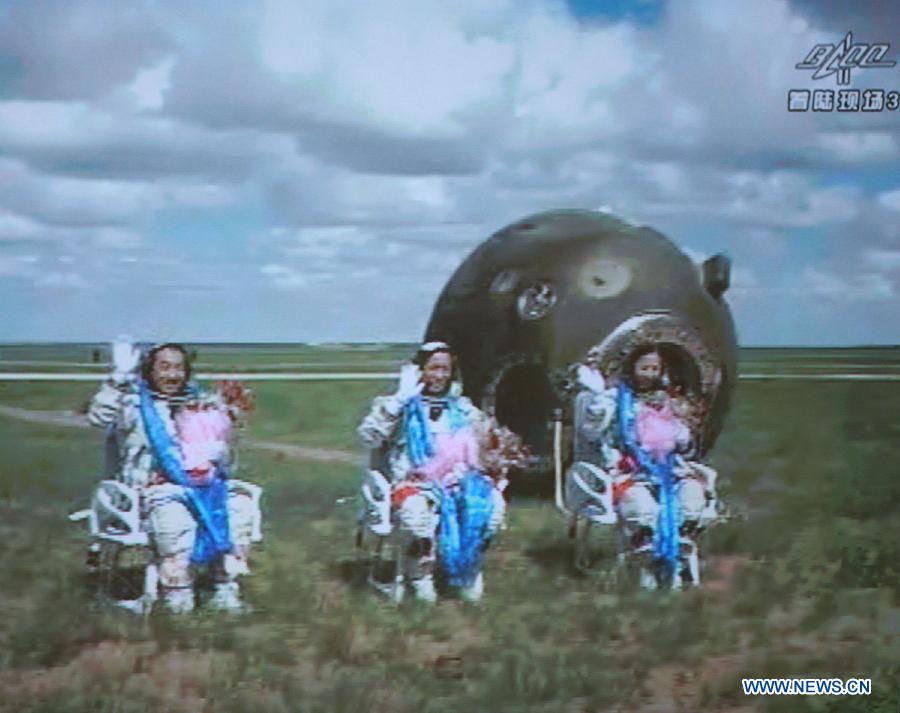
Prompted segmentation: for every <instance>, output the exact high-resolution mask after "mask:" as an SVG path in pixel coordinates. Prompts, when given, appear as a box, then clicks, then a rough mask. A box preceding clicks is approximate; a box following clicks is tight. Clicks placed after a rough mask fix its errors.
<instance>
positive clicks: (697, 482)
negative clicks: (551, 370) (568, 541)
mask: <svg viewBox="0 0 900 713" xmlns="http://www.w3.org/2000/svg"><path fill="white" fill-rule="evenodd" d="M578 376H579V381H580V384H581V386H582V387H583V389H582V391H580V392H579V393H578V395H577V396H576V398H575V403H574V423H575V438H574V456H575V461H576V462H585V463H590V464H592V465H594V466H597V467H599V468H600V470H601V472H602V473H603V475H604V476H605V477H607V478H608V480H609V482H610V483H611V484H612V502H613V505H614V508H615V512H616V513H617V515H618V518H619V523H620V525H621V527H622V530H623V533H624V535H625V539H626V543H627V547H628V549H629V551H630V552H631V553H640V554H646V555H647V558H648V559H652V553H653V549H654V548H653V543H654V540H655V538H656V537H657V528H658V526H659V523H660V484H659V483H658V482H656V479H655V478H654V476H653V474H652V473H648V472H646V471H645V470H644V469H643V468H642V467H641V465H640V464H639V463H638V462H637V461H636V460H635V458H634V455H633V454H634V453H635V452H636V451H637V450H638V449H640V450H641V451H642V452H643V453H646V454H649V453H651V452H653V453H655V455H656V457H657V458H658V461H657V462H658V463H662V462H664V461H665V459H666V457H669V458H670V459H671V461H670V462H671V464H672V475H673V476H674V483H673V494H674V497H675V503H674V513H675V515H676V518H677V524H678V530H679V532H680V537H681V540H682V543H683V544H684V545H685V546H687V547H691V548H694V547H695V545H694V543H693V541H692V539H691V538H692V537H693V535H694V534H696V532H698V531H699V530H700V529H702V528H703V527H705V526H706V525H708V524H709V523H710V522H711V521H712V520H713V519H715V497H716V495H715V481H716V472H715V470H713V469H712V468H710V467H709V466H707V465H704V464H702V463H698V462H697V461H695V460H691V459H690V458H689V457H688V453H689V449H690V442H691V433H690V431H689V429H688V428H687V426H686V425H685V424H684V422H683V421H682V420H681V419H679V418H678V417H677V416H676V415H675V414H674V413H673V412H672V408H671V404H670V401H671V400H670V399H669V397H668V396H667V394H666V393H665V391H662V390H660V389H650V388H648V389H646V390H645V391H643V392H640V393H638V394H637V395H636V396H635V397H634V399H633V405H632V408H631V410H632V411H633V412H634V413H635V414H636V416H633V417H632V422H631V425H630V428H629V429H624V430H630V439H633V440H632V442H631V443H630V444H626V443H625V442H623V441H624V438H625V436H624V435H623V433H624V430H623V424H622V419H623V418H625V416H624V415H623V414H622V413H621V411H622V401H621V395H620V388H621V387H613V388H607V387H606V384H605V382H604V380H603V377H602V376H601V375H600V374H599V373H598V372H597V371H595V370H594V369H591V368H589V367H587V366H582V367H580V368H579V373H578ZM603 489H604V486H603V485H600V484H598V487H597V491H594V490H593V489H592V487H591V484H590V483H588V482H587V479H586V478H585V477H584V474H583V473H580V472H579V471H577V470H571V471H570V474H569V481H568V482H567V501H568V503H569V506H570V507H572V508H573V509H574V510H576V511H578V510H579V508H583V509H584V510H585V511H587V510H588V509H590V508H591V507H593V504H594V503H595V502H600V501H601V500H602V498H601V496H600V492H602V491H603ZM598 491H600V492H598ZM693 557H694V560H693V564H692V565H690V568H691V570H692V571H691V572H690V574H691V577H692V578H694V580H695V583H696V581H697V577H698V576H699V575H698V573H697V572H696V571H695V570H696V554H695V550H694V555H693ZM642 583H643V584H644V586H650V587H652V586H654V585H653V583H652V582H651V581H650V578H648V577H647V576H645V574H642Z"/></svg>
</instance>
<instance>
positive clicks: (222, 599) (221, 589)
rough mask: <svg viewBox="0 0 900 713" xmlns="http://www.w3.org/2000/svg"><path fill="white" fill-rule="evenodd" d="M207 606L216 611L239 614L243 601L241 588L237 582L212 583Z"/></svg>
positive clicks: (241, 610)
mask: <svg viewBox="0 0 900 713" xmlns="http://www.w3.org/2000/svg"><path fill="white" fill-rule="evenodd" d="M208 606H209V608H210V609H214V610H216V611H224V612H230V613H233V614H240V613H241V612H243V611H244V602H243V601H242V600H241V588H240V585H238V583H237V582H218V583H216V584H214V585H213V595H212V597H210V599H209V602H208Z"/></svg>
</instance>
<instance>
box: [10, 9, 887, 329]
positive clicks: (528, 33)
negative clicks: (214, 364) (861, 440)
mask: <svg viewBox="0 0 900 713" xmlns="http://www.w3.org/2000/svg"><path fill="white" fill-rule="evenodd" d="M843 7H844V3H839V2H837V1H836V0H835V1H834V2H812V0H793V1H791V2H787V1H785V0H757V1H755V2H752V3H750V2H745V1H742V0H733V1H730V2H722V1H721V0H682V1H679V2H670V3H663V2H657V1H655V0H613V1H610V2H596V3H595V2H588V0H568V2H565V1H564V0H533V1H529V0H456V1H454V2H446V0H382V1H381V2H364V1H363V0H357V1H355V2H349V1H341V0H295V1H291V2H288V1H287V0H271V1H266V0H258V1H256V0H242V1H240V2H239V1H238V0H227V1H225V2H219V3H215V4H213V3H211V2H206V1H204V2H200V1H199V0H193V1H191V0H188V1H179V2H176V1H175V0H172V1H167V0H156V1H152V2H151V1H149V0H148V1H146V2H138V1H133V2H115V3H114V2H109V1H108V0H86V1H81V0H67V1H66V2H49V1H48V2H41V1H36V0H30V1H28V2H26V1H25V0H13V1H12V2H5V3H3V5H2V6H0V305H2V308H0V341H8V340H106V339H109V338H111V337H113V336H115V335H116V334H119V333H122V332H125V333H129V334H131V335H133V336H135V337H137V338H140V339H159V338H163V337H169V338H174V339H184V340H189V341H203V340H247V341H265V340H279V341H332V340H415V339H417V338H418V337H419V336H420V335H421V333H422V331H423V330H424V327H425V324H426V322H427V319H428V316H429V314H430V311H431V307H432V305H433V303H434V300H435V298H436V297H437V294H438V292H439V291H440V289H441V287H442V286H443V284H444V282H445V281H446V280H447V278H448V277H449V276H450V275H451V274H452V272H453V271H454V269H455V268H456V266H457V265H458V264H459V261H460V260H461V259H463V258H464V257H465V256H466V255H467V254H468V253H469V252H470V251H471V250H472V249H473V248H474V247H475V246H476V245H477V244H478V243H479V242H480V241H481V240H483V239H484V238H486V237H487V236H488V235H489V234H490V233H492V232H493V231H495V230H497V229H498V228H500V227H502V226H504V225H506V224H508V223H510V222H512V221H514V220H517V219H519V218H521V217H523V216H525V215H528V214H530V213H534V212H538V211H542V210H546V209H551V208H560V207H579V208H591V209H596V208H602V209H606V210H610V211H612V212H614V213H616V214H618V215H620V216H622V217H625V218H628V219H630V220H633V221H637V222H641V223H645V224H647V225H650V226H652V227H654V228H656V229H658V230H660V231H662V232H663V233H665V234H666V235H668V236H669V237H670V238H671V239H672V240H674V241H675V242H676V243H678V244H679V245H680V246H681V247H682V249H683V250H685V251H686V252H687V253H688V254H689V255H691V256H692V257H694V258H695V259H703V257H705V256H706V255H709V254H712V253H715V252H719V251H724V252H727V253H728V254H729V255H730V256H731V257H732V260H733V265H734V269H733V273H732V281H733V286H732V289H731V290H730V291H729V293H728V298H729V301H730V303H731V305H732V309H733V311H734V313H735V317H736V321H737V324H738V329H739V335H740V339H741V342H742V343H744V344H750V345H754V344H756V345H759V344H802V345H807V344H809V345H815V344H859V343H898V342H900V317H898V314H900V111H889V110H885V111H882V112H871V113H861V112H860V113H838V112H817V113H813V112H793V113H792V112H788V111H787V94H788V90H789V89H803V88H807V89H824V88H827V89H832V90H836V89H837V85H836V83H835V77H834V76H832V77H828V78H825V79H820V80H813V79H812V76H811V75H812V73H811V72H809V71H802V70H798V69H796V68H795V66H794V65H795V64H797V63H798V62H801V61H802V60H803V58H804V57H805V56H806V55H807V54H808V52H809V51H810V49H811V48H812V47H813V45H815V44H816V43H819V42H832V43H837V42H839V41H840V40H841V38H842V37H843V36H844V35H845V34H846V32H847V31H848V30H852V31H853V33H854V40H855V41H859V42H873V43H874V42H890V43H892V47H891V50H890V52H889V54H888V59H900V10H898V5H897V3H896V2H892V1H891V0H884V2H880V3H879V2H868V3H865V2H860V3H855V4H853V8H854V9H853V13H852V16H850V15H848V14H847V11H846V10H844V9H843ZM851 81H852V85H853V86H855V87H858V88H860V89H865V88H882V89H884V90H886V91H892V90H896V91H900V67H894V68H893V69H868V70H854V71H853V72H852V80H851Z"/></svg>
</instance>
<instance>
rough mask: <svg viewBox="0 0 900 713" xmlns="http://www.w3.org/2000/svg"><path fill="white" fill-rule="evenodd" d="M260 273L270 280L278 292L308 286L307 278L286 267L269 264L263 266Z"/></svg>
mask: <svg viewBox="0 0 900 713" xmlns="http://www.w3.org/2000/svg"><path fill="white" fill-rule="evenodd" d="M260 272H261V273H262V274H263V275H265V276H266V277H268V278H269V279H270V281H271V283H272V285H273V286H274V287H277V288H278V289H280V290H296V289H299V288H301V287H307V286H308V285H309V284H310V280H309V278H308V277H306V276H305V275H303V274H302V273H300V272H298V271H297V270H294V269H293V268H290V267H287V266H286V265H278V264H275V263H269V264H268V265H263V266H262V268H260Z"/></svg>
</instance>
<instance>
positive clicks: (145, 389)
mask: <svg viewBox="0 0 900 713" xmlns="http://www.w3.org/2000/svg"><path fill="white" fill-rule="evenodd" d="M113 365H114V371H113V373H112V375H111V377H110V378H109V379H108V380H107V381H106V382H104V384H103V385H102V386H101V388H100V390H99V391H98V392H97V393H96V394H95V396H94V397H93V399H92V401H91V404H90V408H89V411H88V418H89V420H90V422H91V424H93V425H94V426H98V427H105V428H107V431H108V435H109V437H110V438H111V439H112V443H113V444H114V448H113V453H112V455H113V470H114V474H113V475H114V477H115V479H117V480H119V481H121V482H122V483H124V484H125V485H127V486H130V487H131V488H134V489H135V490H136V491H137V492H138V493H139V498H140V504H141V516H142V522H143V527H144V528H146V530H147V531H148V533H149V535H150V541H151V544H152V548H153V550H154V557H155V560H156V564H157V566H158V568H159V584H160V589H161V594H162V598H163V601H164V603H165V604H166V606H167V607H168V608H169V609H170V610H172V611H174V612H179V613H184V612H190V611H192V610H193V609H194V605H195V593H194V575H195V571H194V570H195V566H196V565H209V566H210V571H211V573H212V578H213V582H214V584H213V594H212V597H211V599H210V601H209V605H210V606H211V607H212V608H216V609H221V610H226V611H240V610H241V609H242V608H243V604H242V602H241V597H240V588H239V585H238V581H237V578H238V576H239V575H241V574H246V573H248V572H249V569H248V564H247V555H248V552H249V547H250V542H251V540H256V539H259V537H260V535H259V534H258V530H259V523H258V510H257V509H256V505H255V503H254V502H253V500H252V498H251V497H248V496H247V495H246V494H245V493H242V492H241V491H240V490H235V489H231V488H229V486H228V480H227V479H228V477H229V475H230V471H231V470H232V469H233V467H234V465H235V463H234V456H233V453H232V448H231V441H232V436H233V426H234V423H235V421H236V420H237V419H238V418H239V417H240V415H241V413H242V411H243V410H244V409H245V408H246V407H247V406H248V399H249V397H248V395H247V394H246V392H243V391H242V390H241V388H240V387H239V385H236V384H230V385H228V386H227V388H226V389H225V390H224V392H223V393H200V392H198V390H197V388H196V386H195V385H194V384H193V383H192V382H191V381H190V376H191V364H190V360H189V358H188V354H187V352H186V351H185V349H184V347H183V346H181V345H179V344H173V343H168V344H162V345H159V346H156V347H154V348H153V349H151V350H150V351H149V352H148V353H147V354H146V356H145V357H144V358H143V360H142V359H141V356H140V353H139V351H138V350H137V349H136V348H135V347H134V346H132V345H131V344H130V343H128V342H127V341H120V342H117V343H116V344H114V346H113Z"/></svg>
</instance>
